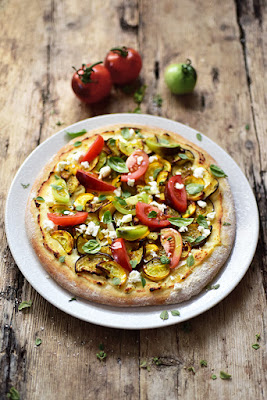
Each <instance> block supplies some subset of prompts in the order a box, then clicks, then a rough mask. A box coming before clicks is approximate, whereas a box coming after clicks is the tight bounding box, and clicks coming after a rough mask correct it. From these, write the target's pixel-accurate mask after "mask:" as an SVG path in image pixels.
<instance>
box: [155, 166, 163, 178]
mask: <svg viewBox="0 0 267 400" xmlns="http://www.w3.org/2000/svg"><path fill="white" fill-rule="evenodd" d="M162 169H163V167H161V168H156V169H155V170H154V172H153V179H154V181H155V180H156V179H157V176H158V174H159V173H160V171H162Z"/></svg>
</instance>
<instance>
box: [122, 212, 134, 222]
mask: <svg viewBox="0 0 267 400" xmlns="http://www.w3.org/2000/svg"><path fill="white" fill-rule="evenodd" d="M132 219H133V216H132V214H126V215H124V216H123V217H122V219H121V220H120V223H121V224H124V223H127V222H131V221H132Z"/></svg>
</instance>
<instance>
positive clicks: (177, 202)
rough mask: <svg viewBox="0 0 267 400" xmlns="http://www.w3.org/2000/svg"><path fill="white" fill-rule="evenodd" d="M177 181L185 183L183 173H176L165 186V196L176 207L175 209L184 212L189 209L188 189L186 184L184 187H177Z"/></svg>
mask: <svg viewBox="0 0 267 400" xmlns="http://www.w3.org/2000/svg"><path fill="white" fill-rule="evenodd" d="M177 183H178V184H180V185H181V184H183V185H184V182H183V180H182V177H181V175H175V176H173V177H171V179H169V180H168V182H167V185H166V187H165V197H166V200H167V203H168V204H169V205H170V206H171V207H173V208H175V210H177V211H179V212H180V213H184V212H185V211H186V209H187V196H186V190H185V187H184V186H183V188H182V189H177V188H176V184H177Z"/></svg>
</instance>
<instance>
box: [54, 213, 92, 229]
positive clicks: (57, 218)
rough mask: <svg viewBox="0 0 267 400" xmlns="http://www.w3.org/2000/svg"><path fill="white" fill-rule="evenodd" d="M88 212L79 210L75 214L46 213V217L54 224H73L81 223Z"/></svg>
mask: <svg viewBox="0 0 267 400" xmlns="http://www.w3.org/2000/svg"><path fill="white" fill-rule="evenodd" d="M87 215H88V212H86V211H79V212H77V213H76V214H75V215H62V214H55V213H48V214H47V217H48V219H50V220H51V221H53V222H54V224H55V225H61V226H74V225H79V224H83V223H84V222H85V221H86V218H87Z"/></svg>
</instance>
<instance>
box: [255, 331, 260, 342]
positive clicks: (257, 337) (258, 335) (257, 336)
mask: <svg viewBox="0 0 267 400" xmlns="http://www.w3.org/2000/svg"><path fill="white" fill-rule="evenodd" d="M255 336H256V339H257V342H258V341H259V340H260V339H261V335H260V334H259V333H257V334H256V335H255Z"/></svg>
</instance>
